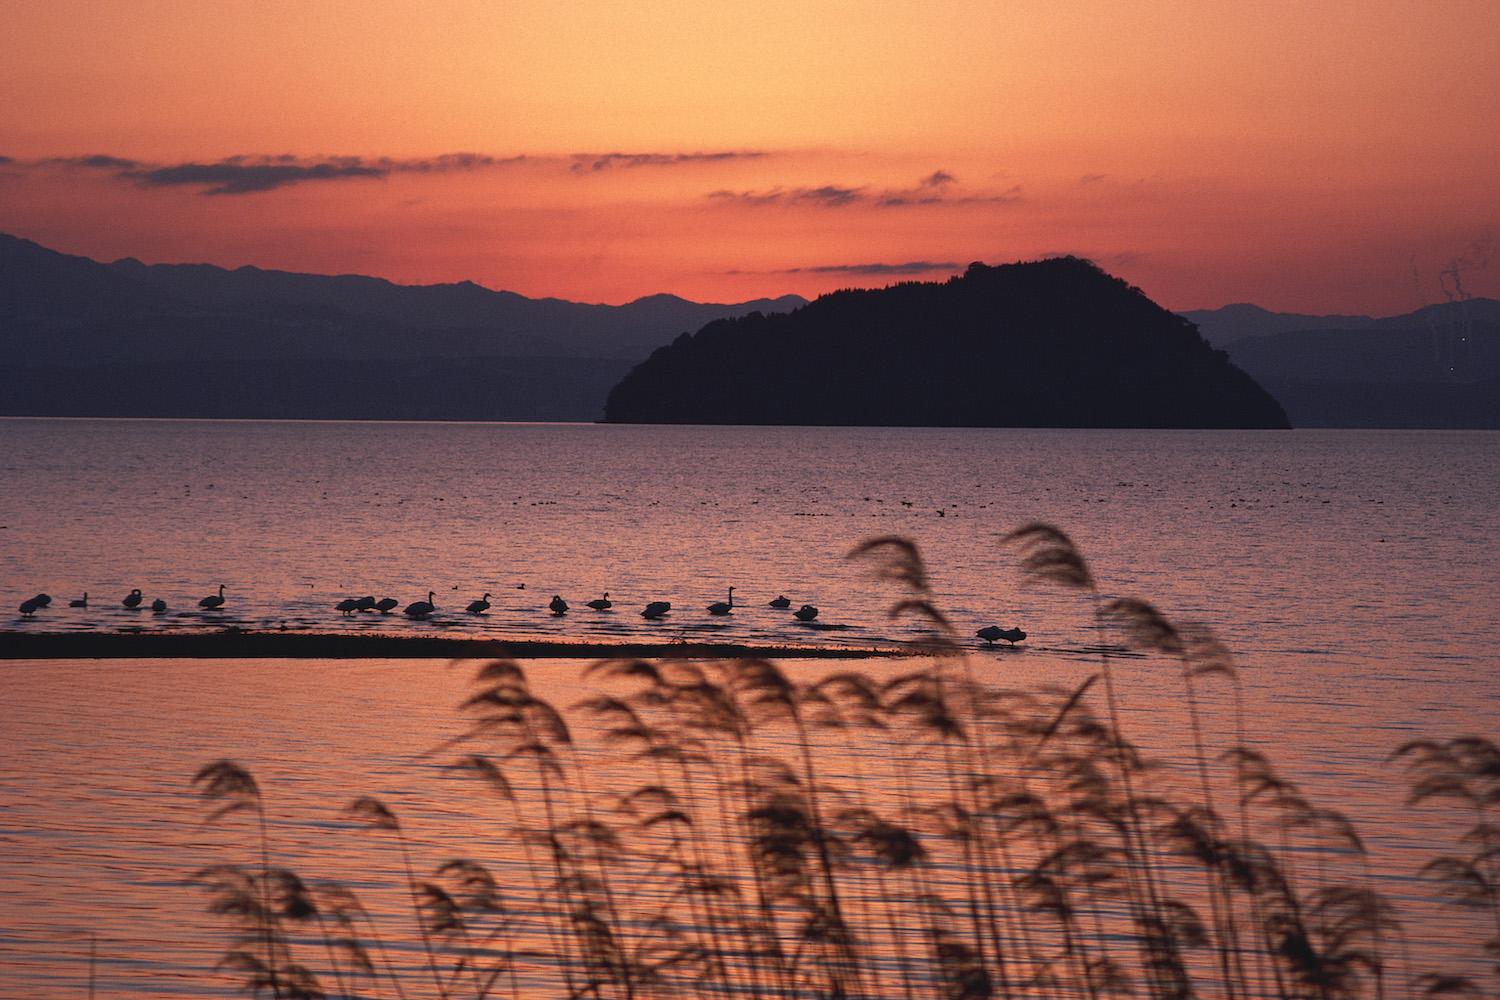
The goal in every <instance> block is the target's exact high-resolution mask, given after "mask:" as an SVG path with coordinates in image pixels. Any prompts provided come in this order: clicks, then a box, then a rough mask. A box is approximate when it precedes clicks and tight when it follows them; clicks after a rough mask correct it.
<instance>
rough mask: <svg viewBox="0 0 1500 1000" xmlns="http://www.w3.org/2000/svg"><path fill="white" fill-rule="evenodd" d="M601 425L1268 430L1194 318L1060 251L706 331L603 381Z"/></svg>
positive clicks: (1260, 409) (1250, 392) (1272, 413)
mask: <svg viewBox="0 0 1500 1000" xmlns="http://www.w3.org/2000/svg"><path fill="white" fill-rule="evenodd" d="M604 416H605V420H606V421H610V422H621V423H699V424H802V425H855V426H916V427H1180V428H1189V427H1191V428H1200V427H1201V428H1230V427H1235V428H1261V427H1269V428H1282V427H1286V426H1288V424H1287V417H1286V414H1285V413H1284V412H1282V409H1281V407H1280V406H1278V405H1277V404H1276V402H1275V400H1273V399H1272V398H1271V396H1270V395H1269V394H1268V393H1267V392H1266V391H1265V390H1264V389H1262V388H1261V387H1260V386H1259V385H1256V384H1255V382H1254V380H1252V379H1251V378H1250V377H1249V376H1248V375H1246V374H1245V373H1244V372H1243V371H1240V370H1239V369H1238V368H1235V367H1234V366H1233V365H1232V364H1230V363H1229V361H1228V359H1227V358H1226V357H1225V355H1224V352H1223V351H1217V350H1215V349H1213V348H1212V347H1210V346H1209V345H1208V344H1207V343H1206V342H1205V341H1204V340H1203V338H1202V337H1201V336H1200V335H1199V333H1198V330H1197V328H1196V327H1194V326H1193V324H1192V323H1190V322H1188V321H1187V320H1185V319H1183V318H1182V317H1180V316H1176V315H1174V314H1172V313H1170V312H1168V311H1167V310H1165V309H1163V308H1162V307H1160V306H1158V305H1157V304H1156V303H1154V302H1152V301H1151V300H1150V299H1148V298H1147V297H1146V296H1145V294H1144V293H1142V292H1141V291H1140V289H1137V288H1133V287H1131V286H1129V285H1127V284H1126V283H1125V282H1123V281H1121V280H1120V279H1118V278H1115V277H1112V276H1110V275H1108V274H1106V273H1105V272H1104V271H1102V270H1100V269H1099V268H1098V267H1097V266H1096V265H1094V264H1092V263H1090V262H1088V261H1085V260H1080V259H1077V258H1073V257H1058V258H1050V259H1047V260H1040V261H1030V262H1024V263H1017V264H1004V265H1000V266H998V267H990V266H987V265H985V264H978V263H976V264H971V265H969V268H968V270H966V271H965V272H964V273H963V274H962V275H961V276H958V277H955V278H951V279H949V280H948V281H946V282H904V283H901V284H896V285H891V286H889V287H887V288H883V289H864V290H852V289H851V290H847V291H842V292H835V293H833V294H830V295H824V296H821V297H819V298H818V299H817V300H815V301H814V302H812V303H810V304H808V305H806V306H803V307H802V308H800V309H797V310H795V311H793V312H790V313H783V314H779V315H774V316H764V315H761V314H759V313H751V314H750V315H748V316H743V317H739V318H737V319H723V320H718V321H715V322H713V323H710V324H709V325H708V326H705V327H704V328H703V329H701V330H699V331H698V332H697V333H696V334H691V335H684V336H682V337H679V338H678V339H677V340H675V341H673V342H672V343H671V344H670V345H668V346H666V347H663V348H660V349H658V350H657V351H656V352H654V353H653V354H652V355H651V357H649V358H647V359H646V361H644V362H642V363H641V364H640V365H638V366H637V367H636V368H635V369H633V370H632V371H631V373H630V374H629V375H628V376H626V378H625V379H624V380H623V381H622V382H620V384H619V385H617V386H615V388H614V389H613V390H611V392H610V394H609V400H608V402H607V403H606V404H605V408H604Z"/></svg>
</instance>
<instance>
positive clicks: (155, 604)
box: [151, 597, 167, 614]
mask: <svg viewBox="0 0 1500 1000" xmlns="http://www.w3.org/2000/svg"><path fill="white" fill-rule="evenodd" d="M151 610H152V611H154V612H156V613H157V614H161V613H162V612H164V611H166V610H167V602H166V601H164V600H162V599H161V598H160V597H158V598H157V599H156V600H154V601H152V602H151Z"/></svg>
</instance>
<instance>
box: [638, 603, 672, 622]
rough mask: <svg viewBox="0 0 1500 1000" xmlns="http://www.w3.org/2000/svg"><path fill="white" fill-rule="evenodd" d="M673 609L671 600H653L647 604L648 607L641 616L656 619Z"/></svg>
mask: <svg viewBox="0 0 1500 1000" xmlns="http://www.w3.org/2000/svg"><path fill="white" fill-rule="evenodd" d="M671 610H672V602H671V601H652V602H651V603H650V604H648V605H646V609H645V610H644V611H642V612H641V617H642V618H650V619H652V620H653V621H654V620H655V619H657V618H660V617H661V616H662V615H664V614H666V613H667V612H668V611H671Z"/></svg>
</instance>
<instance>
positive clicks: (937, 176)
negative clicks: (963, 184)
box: [921, 170, 957, 188]
mask: <svg viewBox="0 0 1500 1000" xmlns="http://www.w3.org/2000/svg"><path fill="white" fill-rule="evenodd" d="M956 180H957V179H956V178H955V177H954V176H953V175H952V174H950V173H948V171H946V170H934V171H933V172H932V173H930V174H928V175H927V176H926V177H923V178H922V181H921V184H922V186H923V187H924V188H940V187H945V186H947V185H949V184H952V183H954V182H955V181H956Z"/></svg>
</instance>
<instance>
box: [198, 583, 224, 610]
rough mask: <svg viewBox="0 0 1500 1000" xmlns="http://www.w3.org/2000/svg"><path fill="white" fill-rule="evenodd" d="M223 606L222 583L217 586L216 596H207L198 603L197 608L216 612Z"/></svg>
mask: <svg viewBox="0 0 1500 1000" xmlns="http://www.w3.org/2000/svg"><path fill="white" fill-rule="evenodd" d="M223 606H224V585H223V584H222V583H221V584H219V592H218V593H217V594H209V595H208V596H207V597H205V598H204V599H203V600H201V601H199V602H198V607H200V608H207V609H208V610H209V611H217V610H218V609H219V608H222V607H223Z"/></svg>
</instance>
